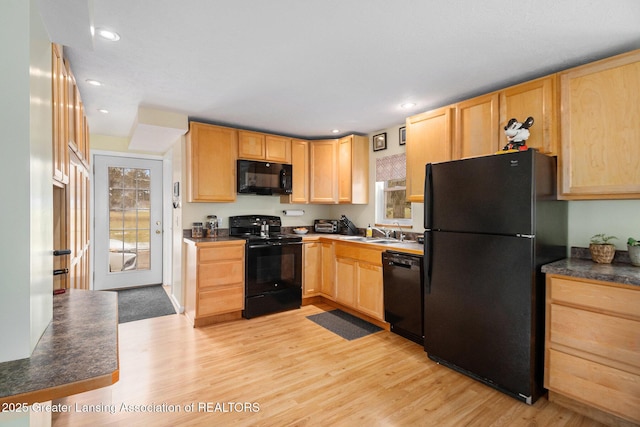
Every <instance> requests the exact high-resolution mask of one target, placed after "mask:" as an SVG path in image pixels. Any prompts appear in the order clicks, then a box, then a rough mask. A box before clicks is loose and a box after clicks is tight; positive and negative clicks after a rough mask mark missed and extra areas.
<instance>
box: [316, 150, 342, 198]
mask: <svg viewBox="0 0 640 427" xmlns="http://www.w3.org/2000/svg"><path fill="white" fill-rule="evenodd" d="M337 156H338V144H337V141H336V140H335V139H331V140H326V141H313V142H312V143H311V146H310V150H309V162H310V163H309V180H310V182H309V185H310V197H309V201H310V202H311V203H337V202H338V162H337Z"/></svg>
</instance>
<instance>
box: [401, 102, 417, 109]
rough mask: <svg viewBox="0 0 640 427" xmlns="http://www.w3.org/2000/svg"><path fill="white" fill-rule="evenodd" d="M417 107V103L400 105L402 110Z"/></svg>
mask: <svg viewBox="0 0 640 427" xmlns="http://www.w3.org/2000/svg"><path fill="white" fill-rule="evenodd" d="M415 106H416V103H415V102H405V103H404V104H401V105H400V108H404V109H405V110H408V109H409V108H413V107H415Z"/></svg>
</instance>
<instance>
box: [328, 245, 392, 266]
mask: <svg viewBox="0 0 640 427" xmlns="http://www.w3.org/2000/svg"><path fill="white" fill-rule="evenodd" d="M359 245H360V244H359V243H355V244H346V245H339V244H338V245H336V258H351V259H356V260H358V261H365V262H368V263H370V264H375V265H382V251H381V250H379V249H368V248H363V247H361V246H359Z"/></svg>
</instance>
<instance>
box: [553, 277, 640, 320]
mask: <svg viewBox="0 0 640 427" xmlns="http://www.w3.org/2000/svg"><path fill="white" fill-rule="evenodd" d="M549 280H551V292H550V294H549V295H547V297H548V298H550V299H551V300H552V302H563V303H567V304H571V305H579V306H582V307H588V308H592V309H595V310H596V311H606V312H610V313H615V314H621V315H623V316H629V317H632V318H636V319H638V320H640V310H639V309H638V307H640V291H636V290H632V289H625V288H618V287H615V286H608V285H599V284H597V283H589V282H581V281H578V280H569V279H563V278H560V277H551V278H550V279H549Z"/></svg>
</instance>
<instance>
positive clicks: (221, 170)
mask: <svg viewBox="0 0 640 427" xmlns="http://www.w3.org/2000/svg"><path fill="white" fill-rule="evenodd" d="M237 144H238V140H237V132H236V130H235V129H230V128H224V127H219V126H212V125H206V124H202V123H195V122H191V125H190V130H189V133H188V134H187V162H188V165H187V171H188V185H189V187H190V191H188V197H189V198H188V200H189V202H233V201H235V199H236V147H237Z"/></svg>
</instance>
